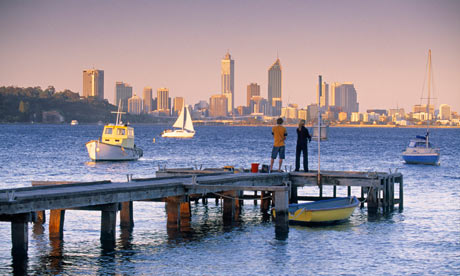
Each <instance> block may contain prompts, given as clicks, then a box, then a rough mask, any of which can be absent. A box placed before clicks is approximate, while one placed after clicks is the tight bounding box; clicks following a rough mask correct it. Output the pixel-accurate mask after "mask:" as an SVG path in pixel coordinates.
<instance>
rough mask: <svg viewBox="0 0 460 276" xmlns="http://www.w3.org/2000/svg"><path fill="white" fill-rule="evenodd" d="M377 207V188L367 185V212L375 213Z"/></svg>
mask: <svg viewBox="0 0 460 276" xmlns="http://www.w3.org/2000/svg"><path fill="white" fill-rule="evenodd" d="M378 209H379V189H378V188H375V187H369V192H368V194H367V212H368V213H377V211H378Z"/></svg>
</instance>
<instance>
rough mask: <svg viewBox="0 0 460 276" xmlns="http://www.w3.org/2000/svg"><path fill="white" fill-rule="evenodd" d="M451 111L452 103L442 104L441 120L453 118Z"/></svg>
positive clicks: (440, 108)
mask: <svg viewBox="0 0 460 276" xmlns="http://www.w3.org/2000/svg"><path fill="white" fill-rule="evenodd" d="M451 114H452V113H451V111H450V105H448V104H441V105H440V106H439V118H440V119H441V120H450V119H451V118H452V115H451Z"/></svg>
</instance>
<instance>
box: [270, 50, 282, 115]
mask: <svg viewBox="0 0 460 276" xmlns="http://www.w3.org/2000/svg"><path fill="white" fill-rule="evenodd" d="M282 81H283V79H282V68H281V63H280V59H279V58H277V59H276V61H275V63H273V64H272V66H270V68H269V69H268V105H269V108H270V115H271V116H279V115H281V107H282V96H283V94H282Z"/></svg>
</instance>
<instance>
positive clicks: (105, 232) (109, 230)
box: [101, 203, 118, 245]
mask: <svg viewBox="0 0 460 276" xmlns="http://www.w3.org/2000/svg"><path fill="white" fill-rule="evenodd" d="M117 211H118V203H112V204H107V205H105V208H103V209H102V211H101V242H102V243H103V245H115V228H116V224H117Z"/></svg>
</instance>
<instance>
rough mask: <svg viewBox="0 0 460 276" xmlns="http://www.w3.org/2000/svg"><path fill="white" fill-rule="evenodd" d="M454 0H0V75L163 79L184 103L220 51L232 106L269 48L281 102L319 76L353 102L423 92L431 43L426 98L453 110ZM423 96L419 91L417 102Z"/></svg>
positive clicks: (458, 48)
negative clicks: (352, 95) (227, 67)
mask: <svg viewBox="0 0 460 276" xmlns="http://www.w3.org/2000/svg"><path fill="white" fill-rule="evenodd" d="M459 14H460V1H456V0H452V1H446V0H439V1H424V0H416V1H412V0H406V1H393V0H387V1H372V0H367V1H340V0H339V1H329V0H323V1H309V0H304V1H271V0H261V1H250V0H246V1H223V0H194V1H136V0H133V1H115V0H112V1H106V0H99V1H87V0H79V1H66V0H62V1H45V0H37V1H32V0H29V1H24V0H17V1H13V0H7V1H5V0H0V86H11V85H13V86H19V87H29V86H41V87H42V88H46V87H47V86H48V85H53V86H54V87H55V88H56V89H57V90H58V91H61V90H64V89H70V90H72V91H75V92H79V93H80V94H81V93H82V82H83V80H82V71H83V70H85V69H91V68H96V69H101V70H104V75H105V92H104V93H105V97H106V98H107V99H108V100H109V101H110V102H111V103H113V102H114V91H115V82H116V81H123V82H126V83H129V84H130V85H131V86H133V92H134V93H136V94H137V95H142V90H143V88H144V87H145V86H150V87H152V88H153V89H154V91H156V89H158V88H160V87H167V88H169V91H170V96H171V97H177V96H182V97H184V98H185V101H186V103H187V104H195V103H197V102H198V101H199V100H206V101H209V98H210V97H211V95H214V94H220V93H221V91H220V90H221V78H220V62H221V59H222V58H223V57H224V56H225V54H226V52H227V51H229V53H230V54H231V56H232V58H233V59H234V60H235V106H238V105H245V104H246V87H247V85H248V84H249V83H251V82H256V83H258V84H259V85H260V86H261V95H262V96H263V97H265V98H266V97H267V83H268V68H269V67H270V66H271V65H272V64H273V63H274V62H275V60H276V58H277V57H279V59H280V61H281V65H282V69H283V84H282V89H283V92H282V93H283V105H286V104H288V103H296V104H298V105H299V107H305V106H307V105H309V104H311V103H316V102H317V98H316V85H317V82H318V75H322V77H323V81H325V82H327V83H333V82H352V83H354V85H355V89H356V91H357V95H358V102H359V104H360V111H361V112H365V111H366V110H367V109H374V108H378V109H389V108H397V107H399V108H405V109H406V112H408V111H411V110H412V106H413V105H414V104H420V103H421V100H420V99H421V97H422V93H424V95H423V97H425V98H426V97H427V95H426V93H427V88H426V87H425V88H424V85H423V84H424V82H425V79H426V64H427V56H428V49H431V50H432V61H433V72H434V91H433V93H434V96H433V95H432V97H434V98H436V100H435V104H436V108H438V107H439V104H449V105H451V107H452V110H453V111H457V112H460V85H459V84H458V83H459V78H460V16H459ZM422 103H423V102H422Z"/></svg>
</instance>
